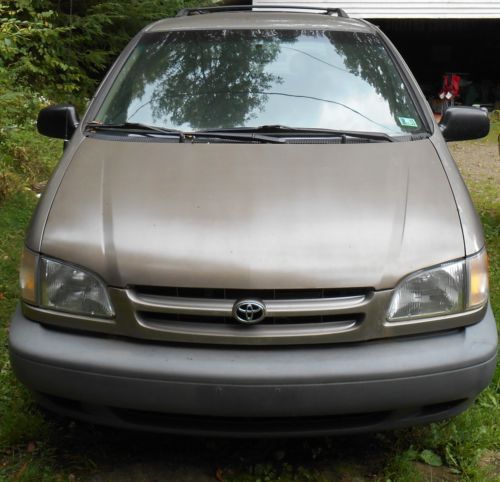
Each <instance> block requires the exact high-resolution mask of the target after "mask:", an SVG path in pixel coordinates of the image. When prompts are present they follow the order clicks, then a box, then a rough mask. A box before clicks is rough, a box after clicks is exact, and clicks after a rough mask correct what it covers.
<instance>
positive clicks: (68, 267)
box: [10, 6, 497, 436]
mask: <svg viewBox="0 0 500 482" xmlns="http://www.w3.org/2000/svg"><path fill="white" fill-rule="evenodd" d="M38 129H39V131H40V133H42V134H45V135H48V136H51V137H56V138H62V139H64V140H65V144H66V146H65V150H64V154H63V156H62V159H61V160H60V162H59V164H58V166H57V167H56V169H55V171H54V173H53V175H52V177H51V180H50V182H49V184H48V186H47V189H46V191H45V193H44V194H43V197H42V198H41V200H40V203H39V205H38V208H37V210H36V213H35V214H34V216H33V219H32V222H31V225H30V228H29V230H28V233H27V237H26V246H25V250H24V256H23V262H22V267H21V288H22V300H21V302H20V305H19V307H18V309H17V311H16V313H15V314H14V316H13V319H12V324H11V328H10V353H11V361H12V367H13V369H14V371H15V373H16V375H17V376H18V378H19V379H20V380H21V381H22V382H23V383H24V384H25V385H26V386H27V387H29V388H30V389H31V390H32V391H33V392H34V393H35V395H36V397H37V400H38V401H39V403H40V404H41V405H43V406H44V407H46V408H49V409H52V410H55V411H57V412H59V413H62V414H65V415H67V416H70V417H74V418H78V419H82V420H88V421H91V422H96V423H103V424H108V425H114V426H118V427H128V428H137V429H145V430H151V431H165V432H177V433H187V434H198V433H205V434H212V435H214V434H215V435H247V436H252V435H253V436H257V435H264V434H267V435H269V434H270V435H298V434H301V435H303V434H307V435H308V434H326V433H345V432H357V431H367V430H381V429H389V428H396V427H402V426H407V425H411V424H417V423H426V422H430V421H435V420H439V419H442V418H446V417H450V416H452V415H455V414H457V413H459V412H461V411H463V410H464V409H465V408H467V407H468V406H469V405H470V404H471V403H472V402H473V400H474V398H475V397H476V396H477V395H478V393H479V392H480V391H481V390H483V389H484V388H485V387H486V386H487V384H488V383H489V381H490V380H491V377H492V374H493V371H494V367H495V356H496V348H497V332H496V327H495V320H494V317H493V314H492V311H491V308H490V306H489V303H488V275H487V258H486V251H485V241H484V236H483V232H482V228H481V224H480V222H479V219H478V216H477V214H476V212H475V210H474V207H473V205H472V202H471V199H470V197H469V193H468V191H467V189H466V187H465V185H464V182H463V180H462V178H461V177H460V174H459V172H458V170H457V167H456V165H455V162H454V161H453V159H452V157H451V155H450V153H449V151H448V148H447V146H446V141H450V140H463V139H472V138H479V137H482V136H484V135H486V134H487V133H488V130H489V121H488V117H487V113H485V112H483V111H482V110H480V109H475V108H467V107H452V108H449V109H448V110H447V111H446V113H445V115H444V117H443V119H442V121H441V123H440V124H439V125H437V124H436V123H435V121H434V118H433V115H432V112H431V111H430V108H429V106H428V104H427V102H426V100H425V98H424V97H423V95H422V93H421V91H420V89H419V87H418V86H417V84H416V82H415V80H414V78H413V77H412V75H411V73H410V72H409V70H408V68H407V66H406V65H405V63H404V62H403V60H402V59H401V57H400V56H399V54H398V53H397V51H396V50H395V49H394V47H393V46H392V44H391V43H390V42H389V40H388V39H387V38H386V37H385V36H384V35H383V33H381V32H380V30H378V29H377V28H376V27H375V26H373V25H371V24H370V23H368V22H366V21H363V20H357V19H351V18H348V16H347V15H346V14H345V12H343V11H342V10H340V9H323V10H317V11H311V10H310V9H306V8H290V9H289V10H288V11H277V10H276V7H274V8H273V7H270V8H264V7H258V9H255V8H253V7H252V6H235V7H227V6H226V7H214V8H198V9H187V10H182V11H180V12H179V14H178V15H177V17H175V18H169V19H165V20H161V21H159V22H156V23H153V24H152V25H149V26H148V27H146V28H145V29H144V30H143V31H141V32H140V33H139V34H138V35H137V36H136V37H135V38H134V39H133V40H132V41H131V43H130V44H129V45H128V46H127V48H126V49H125V50H124V52H123V53H122V54H121V55H120V57H119V58H118V59H117V61H116V62H115V64H114V66H113V67H112V68H111V70H110V72H109V73H108V75H107V76H106V77H105V79H104V80H103V82H102V84H101V86H100V88H99V89H98V91H97V93H96V95H95V96H94V98H93V99H92V100H91V102H90V105H89V107H88V110H87V112H86V113H85V115H84V116H83V118H82V119H81V120H79V118H78V116H77V114H76V112H75V108H74V107H73V106H70V105H57V106H51V107H48V108H45V109H44V110H42V111H41V112H40V116H39V119H38Z"/></svg>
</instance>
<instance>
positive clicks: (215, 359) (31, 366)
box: [10, 308, 497, 433]
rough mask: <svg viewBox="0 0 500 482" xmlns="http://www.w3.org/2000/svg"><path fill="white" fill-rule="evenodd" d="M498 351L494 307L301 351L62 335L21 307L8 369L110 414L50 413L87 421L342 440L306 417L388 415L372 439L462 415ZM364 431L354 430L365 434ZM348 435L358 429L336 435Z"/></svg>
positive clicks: (37, 386)
mask: <svg viewBox="0 0 500 482" xmlns="http://www.w3.org/2000/svg"><path fill="white" fill-rule="evenodd" d="M496 349H497V331H496V326H495V320H494V318H493V314H492V312H491V309H490V308H488V311H487V313H486V316H485V318H484V319H483V320H482V321H481V322H479V323H477V324H475V325H473V326H470V327H467V328H465V329H460V330H455V331H452V332H447V333H441V334H432V335H429V336H420V337H406V338H398V339H390V340H389V339H388V340H381V341H374V342H364V343H358V344H342V345H329V346H320V345H316V346H307V347H290V346H287V347H228V346H224V347H220V346H217V347H214V346H191V345H164V344H161V345H160V344H154V343H147V342H140V341H131V340H125V339H115V338H107V337H100V336H94V335H89V334H82V333H75V332H62V331H57V330H54V329H50V328H46V327H44V326H42V325H40V324H39V323H36V322H32V321H30V320H27V319H26V318H24V317H23V315H22V314H21V311H20V310H19V309H18V310H17V311H16V313H15V315H14V317H13V319H12V324H11V328H10V351H11V362H12V366H13V369H14V371H15V373H16V375H17V376H18V378H19V379H20V380H21V381H22V382H23V383H24V384H25V385H27V386H28V387H29V388H30V389H31V390H33V391H35V392H39V393H41V394H45V395H49V396H52V397H57V399H56V398H51V399H50V400H49V398H47V397H44V398H42V401H43V400H45V402H46V405H51V404H52V405H54V403H55V405H57V402H54V400H61V399H65V400H73V401H78V402H79V404H80V405H79V407H80V408H81V407H84V406H86V405H89V406H92V407H107V408H108V409H109V410H108V411H107V412H106V413H105V412H103V411H102V410H101V411H100V412H99V413H98V411H96V410H94V411H93V413H94V416H91V415H89V413H88V412H87V413H86V414H85V413H84V412H85V410H83V408H82V409H80V408H78V409H77V407H76V405H74V404H73V406H72V407H70V405H66V407H67V408H68V407H69V408H68V409H67V410H65V409H64V404H59V405H58V406H59V408H57V407H55V405H54V406H53V408H54V407H55V408H57V409H58V410H59V411H63V412H66V413H70V414H73V415H74V416H80V418H85V419H87V420H94V421H98V422H102V423H107V422H109V423H111V424H114V425H120V426H129V427H132V428H148V429H159V425H158V423H156V422H155V423H150V426H148V424H147V423H146V422H137V420H139V418H140V417H139V418H137V419H136V421H135V422H134V421H133V420H132V418H133V417H132V418H131V416H132V415H133V414H134V413H136V414H139V413H140V414H142V415H144V414H146V413H148V414H151V413H157V414H158V413H161V414H168V416H170V417H173V419H175V417H185V416H191V417H193V416H194V417H195V418H200V419H201V418H207V417H209V418H211V419H212V420H215V421H217V419H219V420H220V422H221V424H222V422H223V421H224V420H225V421H228V420H230V419H247V420H248V419H250V420H257V419H259V420H262V419H263V418H265V419H267V420H269V421H271V420H274V421H276V420H285V419H291V420H295V421H296V422H297V428H298V426H299V425H300V424H299V423H298V422H299V420H303V421H305V420H306V419H311V423H309V424H308V423H305V427H306V428H304V429H301V430H299V431H300V432H301V433H308V432H309V431H311V430H312V431H313V432H315V433H318V432H322V433H326V432H335V431H338V430H335V428H334V427H332V428H331V429H328V427H327V426H326V425H325V424H324V423H323V424H320V425H319V426H318V428H317V430H315V429H314V428H313V427H314V426H315V424H314V423H312V419H313V418H314V419H315V420H317V421H319V420H321V419H322V418H324V420H325V421H326V420H327V419H328V418H330V419H332V420H333V418H335V417H336V416H338V415H342V416H345V415H346V414H348V415H349V416H355V415H356V414H358V415H359V416H360V417H362V416H365V415H366V414H374V413H378V414H382V413H384V414H389V415H387V417H386V418H385V419H383V420H382V419H380V420H379V421H378V422H376V423H375V422H373V423H375V426H374V427H371V428H372V429H373V428H375V429H382V428H392V427H395V426H401V425H407V424H411V423H415V422H419V421H430V420H434V419H437V418H443V417H446V416H449V415H453V414H454V413H456V412H458V411H460V410H463V408H465V407H466V406H467V405H468V403H470V401H471V400H472V399H473V398H474V397H475V396H476V395H477V394H478V393H479V392H480V391H481V390H482V389H483V388H485V387H486V386H487V384H488V383H489V381H490V380H491V377H492V376H493V372H494V369H495V356H496ZM451 402H455V404H454V405H453V404H452V405H449V406H448V405H447V404H449V403H451ZM429 407H438V408H440V410H438V409H436V410H434V412H432V410H430V409H429ZM115 409H117V410H118V412H120V410H121V412H120V413H122V415H123V413H126V414H127V416H130V417H129V420H128V421H127V420H126V418H127V417H125V418H124V417H121V418H120V416H117V413H118V412H117V411H116V410H115ZM113 410H115V412H113V413H114V415H112V413H111V412H112V411H113ZM72 411H73V412H74V413H73V412H72ZM91 412H92V411H91ZM106 414H107V415H106ZM412 414H415V415H412ZM426 414H427V416H426ZM332 417H333V418H332ZM382 418H383V417H382ZM173 419H171V420H173ZM337 419H338V417H337V418H336V420H337ZM120 420H121V422H120ZM143 420H146V419H145V418H144V417H143ZM149 420H151V419H149ZM165 420H166V419H165ZM176 420H177V422H175V423H174V422H172V421H171V422H168V421H165V427H163V429H164V430H165V431H172V430H173V431H177V432H182V431H188V432H199V431H204V430H203V429H202V424H201V423H199V424H198V425H197V426H198V427H199V429H198V430H196V429H189V430H182V429H180V428H179V426H178V421H179V418H177V419H176ZM384 420H385V421H384ZM356 423H358V422H356ZM370 423H371V425H373V423H372V422H367V423H365V424H364V425H363V424H362V423H361V425H359V423H358V425H357V428H359V429H367V428H368V429H370V427H369V425H370ZM176 424H177V425H176ZM174 425H175V426H176V427H177V428H175V427H174ZM236 426H237V425H233V427H236ZM169 427H170V428H169ZM172 427H174V428H172ZM307 427H309V428H310V430H307ZM350 428H352V429H355V428H356V427H354V424H353V426H352V427H346V426H343V428H342V430H341V431H342V432H345V431H354V430H351V429H350ZM163 429H162V430H163ZM235 430H237V429H235ZM276 430H279V429H272V430H271V431H276ZM206 431H208V432H211V433H216V432H217V430H216V429H214V430H206ZM233 431H234V430H233ZM265 431H266V430H262V432H265ZM267 431H269V430H267ZM284 432H286V433H291V432H290V431H289V430H284ZM292 432H293V430H292ZM224 433H225V432H224ZM228 433H229V432H228ZM256 433H257V432H256ZM259 433H260V432H259Z"/></svg>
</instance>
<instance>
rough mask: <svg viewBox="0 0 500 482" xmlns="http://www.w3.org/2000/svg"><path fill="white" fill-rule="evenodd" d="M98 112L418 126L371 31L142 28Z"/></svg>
mask: <svg viewBox="0 0 500 482" xmlns="http://www.w3.org/2000/svg"><path fill="white" fill-rule="evenodd" d="M97 120H99V121H102V122H104V123H123V122H140V123H145V124H151V125H156V126H160V127H169V128H177V129H182V130H187V131H189V130H200V129H208V128H232V127H256V126H261V125H272V124H282V125H288V126H292V127H307V128H324V129H339V130H354V131H368V132H370V131H371V132H375V131H378V132H386V133H388V134H398V133H399V134H400V133H404V132H412V133H414V132H418V131H421V121H420V118H419V116H418V114H417V112H416V109H415V107H414V105H413V103H412V101H411V100H410V97H409V96H408V93H407V90H406V87H405V85H404V84H403V82H402V79H401V77H400V75H399V73H398V72H397V70H396V69H395V67H394V65H393V64H392V61H391V60H390V58H389V56H388V53H387V51H386V50H385V48H384V47H383V45H382V44H381V43H380V41H379V39H378V38H377V37H376V36H374V35H372V34H366V33H356V32H332V31H297V30H294V31H290V30H217V31H195V32H190V31H179V32H160V33H154V34H148V35H146V36H145V37H144V38H143V39H142V40H141V42H140V43H139V45H138V46H137V47H136V49H135V50H134V52H133V53H132V55H131V56H130V58H129V59H128V61H127V62H126V64H125V67H124V68H123V69H122V71H121V72H120V74H119V76H118V77H117V79H116V81H115V84H114V85H113V87H112V89H111V90H110V92H109V94H108V96H107V98H106V100H105V102H104V104H103V106H102V107H101V109H100V111H99V114H98V116H97Z"/></svg>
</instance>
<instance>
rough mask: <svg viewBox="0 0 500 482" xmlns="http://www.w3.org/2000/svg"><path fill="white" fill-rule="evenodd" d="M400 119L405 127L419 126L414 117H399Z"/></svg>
mask: <svg viewBox="0 0 500 482" xmlns="http://www.w3.org/2000/svg"><path fill="white" fill-rule="evenodd" d="M398 119H399V123H400V124H401V125H402V126H403V127H418V126H417V122H416V121H415V119H414V118H413V117H398Z"/></svg>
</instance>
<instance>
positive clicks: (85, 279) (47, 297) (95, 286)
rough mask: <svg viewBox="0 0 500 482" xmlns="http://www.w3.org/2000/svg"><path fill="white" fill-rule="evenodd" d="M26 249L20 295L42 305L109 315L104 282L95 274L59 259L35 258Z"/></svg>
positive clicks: (97, 315)
mask: <svg viewBox="0 0 500 482" xmlns="http://www.w3.org/2000/svg"><path fill="white" fill-rule="evenodd" d="M36 258H37V257H36V256H35V255H34V254H33V253H31V252H30V251H28V250H25V252H24V254H23V263H22V265H21V276H20V278H21V295H22V297H23V299H24V300H25V301H27V302H28V303H31V304H36V305H38V306H40V307H42V308H48V309H51V310H58V311H65V312H68V313H75V314H80V315H86V316H95V317H100V318H103V317H104V318H111V317H113V316H114V310H113V306H112V305H111V301H110V299H109V296H108V291H107V289H106V286H105V285H104V283H103V282H102V281H101V280H100V279H99V278H98V277H97V276H96V275H94V274H92V273H89V272H88V271H86V270H83V269H81V268H79V267H76V266H71V265H69V264H66V263H62V262H60V261H55V260H53V259H48V258H44V257H43V256H39V257H38V273H37V272H36V271H37V270H36V267H37V262H36Z"/></svg>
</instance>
